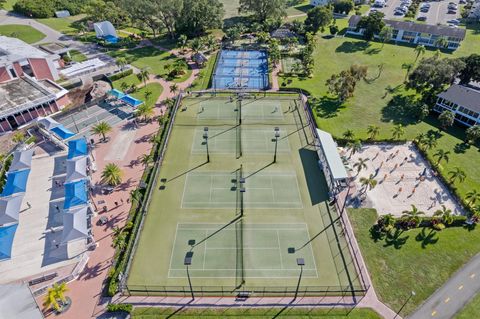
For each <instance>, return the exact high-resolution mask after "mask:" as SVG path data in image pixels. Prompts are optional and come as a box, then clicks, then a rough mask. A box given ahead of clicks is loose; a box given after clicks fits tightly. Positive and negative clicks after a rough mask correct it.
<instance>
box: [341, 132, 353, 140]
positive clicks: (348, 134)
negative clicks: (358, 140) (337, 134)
mask: <svg viewBox="0 0 480 319" xmlns="http://www.w3.org/2000/svg"><path fill="white" fill-rule="evenodd" d="M343 138H344V139H346V140H353V139H354V138H355V133H353V131H352V130H346V131H345V132H343Z"/></svg>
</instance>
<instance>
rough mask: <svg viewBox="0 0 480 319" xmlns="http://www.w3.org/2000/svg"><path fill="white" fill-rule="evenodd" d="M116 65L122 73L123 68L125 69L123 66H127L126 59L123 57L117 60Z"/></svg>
mask: <svg viewBox="0 0 480 319" xmlns="http://www.w3.org/2000/svg"><path fill="white" fill-rule="evenodd" d="M116 63H117V65H118V66H119V67H120V71H123V68H124V67H125V65H127V64H128V63H127V59H125V58H124V57H120V58H118V59H117V61H116Z"/></svg>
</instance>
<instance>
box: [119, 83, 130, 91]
mask: <svg viewBox="0 0 480 319" xmlns="http://www.w3.org/2000/svg"><path fill="white" fill-rule="evenodd" d="M128 88H129V85H128V84H127V82H125V81H123V82H122V83H120V89H121V90H122V91H123V92H126V91H127V90H128Z"/></svg>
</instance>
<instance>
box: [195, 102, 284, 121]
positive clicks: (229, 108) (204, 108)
mask: <svg viewBox="0 0 480 319" xmlns="http://www.w3.org/2000/svg"><path fill="white" fill-rule="evenodd" d="M239 107H240V105H239V104H238V103H237V102H235V101H233V102H230V101H229V100H223V101H218V99H211V100H206V101H203V102H201V103H199V104H198V105H197V106H196V113H197V119H198V120H199V121H205V120H231V121H235V120H236V119H238V116H239ZM241 107H242V110H241V113H242V120H245V121H247V122H248V121H265V120H267V121H268V120H270V121H278V120H282V119H283V112H282V107H281V104H280V103H279V102H277V101H262V102H258V103H257V102H256V100H244V101H242V103H241Z"/></svg>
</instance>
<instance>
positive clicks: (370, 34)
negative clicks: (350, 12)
mask: <svg viewBox="0 0 480 319" xmlns="http://www.w3.org/2000/svg"><path fill="white" fill-rule="evenodd" d="M384 17H385V15H384V14H383V13H382V12H380V11H375V12H372V13H370V14H369V15H367V16H362V18H361V19H360V21H359V22H358V24H357V29H364V33H363V36H364V38H365V40H367V41H371V40H373V38H374V36H375V34H379V33H380V30H382V29H383V27H384V26H385V22H383V18H384Z"/></svg>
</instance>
